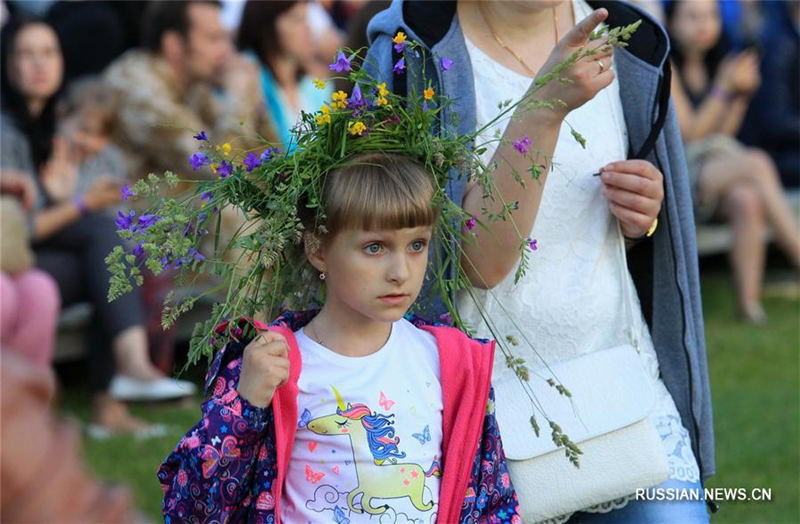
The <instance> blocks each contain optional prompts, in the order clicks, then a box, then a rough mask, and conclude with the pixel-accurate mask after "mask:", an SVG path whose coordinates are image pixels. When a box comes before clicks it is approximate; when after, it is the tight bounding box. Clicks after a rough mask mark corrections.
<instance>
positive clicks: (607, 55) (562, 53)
mask: <svg viewBox="0 0 800 524" xmlns="http://www.w3.org/2000/svg"><path fill="white" fill-rule="evenodd" d="M607 17H608V11H606V10H605V9H596V10H594V11H593V12H592V13H591V14H590V15H589V16H587V17H586V18H584V19H583V20H581V21H580V22H578V23H577V24H576V25H575V27H573V28H572V29H570V30H569V32H568V33H567V34H566V35H564V37H563V38H561V40H559V41H558V43H557V44H556V46H555V47H554V48H553V51H552V52H551V53H550V56H549V57H548V58H547V60H546V61H545V63H544V65H542V67H541V69H540V72H539V75H537V78H541V77H543V76H544V75H546V74H547V73H549V72H550V71H552V70H553V68H555V67H556V66H558V65H559V64H561V63H563V62H566V61H567V60H568V59H569V58H570V56H572V54H573V53H574V52H576V51H578V50H579V49H580V48H581V47H586V49H597V53H596V54H594V55H592V56H587V57H585V58H583V59H581V60H578V61H577V62H576V63H575V64H573V65H572V66H571V67H570V68H568V69H567V70H566V71H564V72H563V73H561V74H560V75H559V76H561V77H563V78H566V79H567V80H568V81H567V82H559V81H558V80H555V79H554V80H552V81H550V82H548V83H547V84H545V85H544V86H542V88H541V90H540V91H539V92H538V93H537V94H536V98H537V99H539V100H542V101H550V100H560V101H561V102H563V105H562V104H556V105H555V107H553V111H554V112H555V115H556V116H557V117H559V118H561V119H563V118H564V117H565V116H566V115H567V114H568V113H569V112H570V111H572V110H573V109H576V108H578V107H580V106H582V105H583V104H585V103H586V102H588V101H589V100H591V99H592V98H594V96H595V95H596V94H597V93H598V92H599V91H600V90H601V89H603V88H604V87H606V86H608V85H609V84H610V83H611V82H612V81H613V80H614V72H613V71H612V70H611V60H612V58H613V54H614V50H613V47H612V46H610V45H607V44H606V40H605V39H603V38H600V39H598V40H596V41H593V42H590V41H589V37H590V36H591V34H592V32H593V31H594V30H595V29H596V28H597V26H599V25H600V24H601V23H602V22H603V21H604V20H605V19H606V18H607ZM533 85H534V86H535V85H536V84H535V83H534V84H533Z"/></svg>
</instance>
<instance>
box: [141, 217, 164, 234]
mask: <svg viewBox="0 0 800 524" xmlns="http://www.w3.org/2000/svg"><path fill="white" fill-rule="evenodd" d="M159 220H161V217H160V216H157V215H141V216H140V217H139V227H140V228H141V230H142V233H144V230H145V229H147V228H148V227H150V226H152V225H153V224H155V223H156V222H158V221H159Z"/></svg>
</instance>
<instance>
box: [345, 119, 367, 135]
mask: <svg viewBox="0 0 800 524" xmlns="http://www.w3.org/2000/svg"><path fill="white" fill-rule="evenodd" d="M366 129H367V126H365V125H364V123H363V122H361V121H360V120H358V121H356V122H350V123H349V124H348V125H347V130H348V131H349V132H350V134H351V135H353V136H355V135H358V136H361V135H363V134H364V131H366Z"/></svg>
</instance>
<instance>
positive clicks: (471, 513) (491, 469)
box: [461, 389, 522, 524]
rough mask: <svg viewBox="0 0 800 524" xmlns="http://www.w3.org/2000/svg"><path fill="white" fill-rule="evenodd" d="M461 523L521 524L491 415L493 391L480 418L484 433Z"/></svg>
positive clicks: (497, 431) (501, 447)
mask: <svg viewBox="0 0 800 524" xmlns="http://www.w3.org/2000/svg"><path fill="white" fill-rule="evenodd" d="M461 522H491V523H501V522H503V523H505V522H508V523H513V524H522V518H521V517H520V515H519V501H518V500H517V492H516V491H515V490H514V485H513V484H512V483H511V477H510V476H509V475H508V465H507V464H506V455H505V453H504V452H503V442H502V441H501V439H500V430H499V428H498V427H497V419H496V418H495V415H494V389H490V390H489V402H488V404H487V406H486V415H485V416H484V418H483V432H482V434H481V441H480V445H479V446H478V449H477V451H476V454H475V460H474V462H473V465H472V474H471V475H470V481H469V487H468V488H467V496H466V497H465V498H464V505H463V506H462V508H461Z"/></svg>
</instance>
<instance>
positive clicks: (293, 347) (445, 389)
mask: <svg viewBox="0 0 800 524" xmlns="http://www.w3.org/2000/svg"><path fill="white" fill-rule="evenodd" d="M313 314H314V313H311V312H303V313H286V314H284V315H283V316H281V317H280V318H278V319H277V320H276V321H275V322H274V323H273V324H271V325H270V326H265V325H259V323H255V322H254V323H255V324H256V327H258V328H259V329H265V328H267V327H269V329H272V330H274V331H276V332H278V333H281V334H282V335H284V336H285V337H286V339H287V341H288V343H289V361H290V368H291V371H290V377H289V381H288V383H287V384H285V385H283V386H281V387H279V388H278V389H277V390H276V391H275V395H274V397H273V400H272V404H271V405H270V407H268V408H266V409H263V408H258V407H255V406H253V405H251V404H250V403H249V402H248V401H247V400H245V399H244V398H242V397H240V396H239V395H238V393H237V390H236V386H237V385H238V380H239V374H240V371H241V366H242V354H243V351H244V348H245V346H246V345H247V343H248V342H249V340H246V339H245V340H238V341H237V340H231V341H229V342H228V343H227V345H226V346H225V347H224V348H223V349H222V351H220V353H219V354H218V355H217V357H216V358H215V360H214V362H213V363H212V365H211V368H210V369H209V372H208V375H207V377H206V391H207V392H210V397H209V398H208V400H207V401H206V402H205V403H204V404H203V407H202V413H203V417H202V420H201V421H200V422H199V423H198V424H197V425H195V426H194V427H193V428H192V429H191V430H190V431H189V432H188V433H187V434H186V435H185V436H184V437H183V439H181V441H180V442H179V443H178V445H177V446H176V447H175V449H174V450H173V451H172V453H171V454H170V455H169V456H168V457H167V458H166V460H165V461H164V463H163V464H162V465H161V467H160V468H159V470H158V479H159V482H160V483H161V487H162V489H163V490H164V503H163V511H164V517H165V520H166V522H168V523H171V522H228V521H231V522H239V521H246V522H258V523H262V522H263V523H273V522H274V523H279V522H280V521H281V517H280V504H281V493H282V490H283V481H284V478H285V475H286V471H287V468H288V460H289V457H290V455H291V450H292V448H293V445H294V435H295V431H296V428H297V421H298V418H297V379H298V377H299V375H300V368H301V365H302V363H301V361H300V352H299V350H298V347H297V342H296V340H295V337H294V331H296V330H297V329H299V328H300V327H302V326H303V325H305V324H306V323H308V322H309V321H310V320H311V318H313ZM411 320H412V321H413V322H414V323H415V324H416V325H417V327H419V328H421V329H425V330H427V331H429V332H430V333H431V334H433V335H434V336H435V337H436V341H437V344H438V346H439V355H440V364H441V382H442V395H443V399H442V400H443V406H444V408H443V413H442V424H443V439H442V452H443V458H442V464H441V468H442V481H441V489H440V494H439V514H438V522H442V523H451V522H470V523H472V522H491V523H494V522H497V523H503V522H510V523H515V524H516V523H521V519H520V517H519V515H518V509H519V506H518V502H517V495H516V492H515V491H514V487H513V486H512V484H511V480H510V479H509V475H508V470H507V465H506V459H505V455H504V453H503V446H502V442H501V440H500V432H499V430H498V427H497V422H496V420H495V416H494V395H493V392H492V391H491V385H490V377H491V366H492V356H493V353H494V343H493V342H491V343H486V342H483V341H478V340H474V339H471V338H469V337H468V336H467V335H465V334H463V333H462V332H461V331H458V330H457V329H455V328H450V327H445V326H437V325H430V324H428V323H425V322H424V321H421V320H418V319H411ZM242 322H243V321H240V327H241V326H242V325H243V324H242ZM226 327H227V326H226V325H222V326H220V327H219V328H218V332H219V333H222V332H223V331H224V330H225V328H226ZM238 329H239V328H237V329H235V330H234V332H236V331H237V330H238ZM342 522H346V519H345V520H343V521H342Z"/></svg>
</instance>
